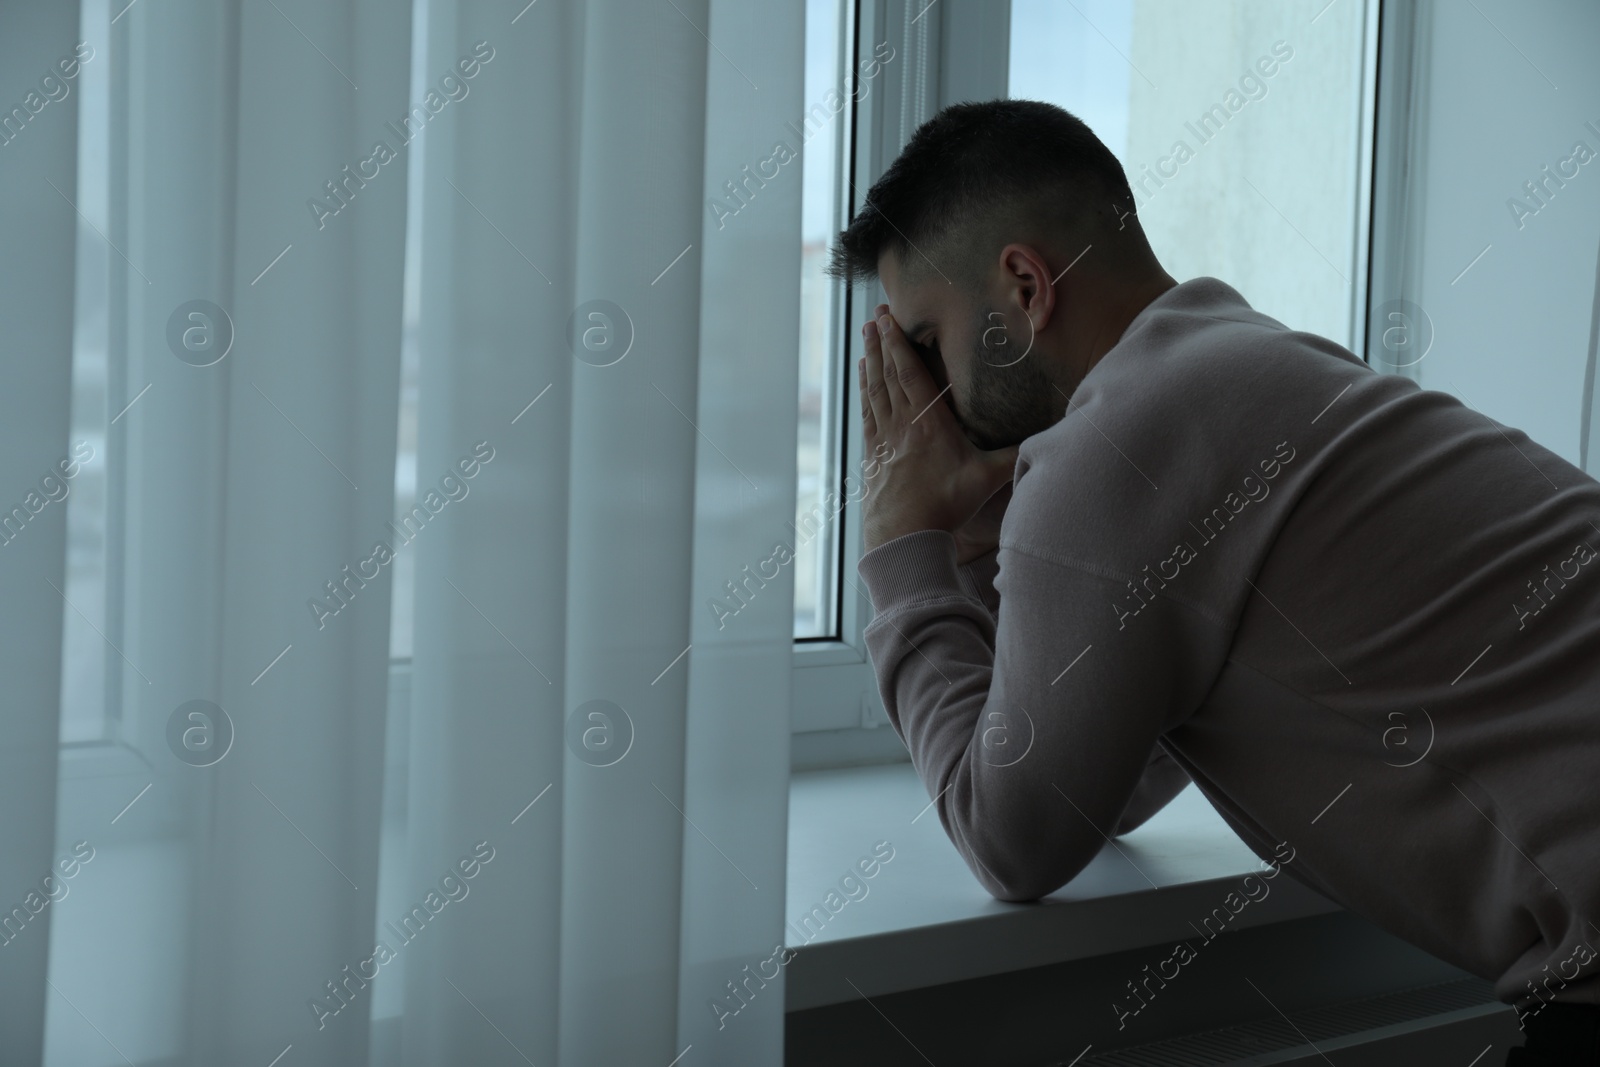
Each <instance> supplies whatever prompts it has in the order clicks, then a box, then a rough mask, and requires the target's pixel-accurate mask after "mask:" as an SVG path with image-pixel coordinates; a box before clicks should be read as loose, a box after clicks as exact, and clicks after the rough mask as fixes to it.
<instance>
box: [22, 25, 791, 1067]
mask: <svg viewBox="0 0 1600 1067" xmlns="http://www.w3.org/2000/svg"><path fill="white" fill-rule="evenodd" d="M26 8H27V9H26V10H24V5H20V4H14V5H13V4H8V5H4V6H0V70H3V71H6V72H8V74H14V75H17V77H18V78H19V79H24V78H26V79H33V80H35V81H37V76H36V75H35V74H34V71H35V68H37V69H38V73H39V74H40V75H42V74H44V73H45V72H46V71H47V70H49V69H50V68H51V66H52V65H53V64H54V63H55V62H56V60H57V59H58V57H60V56H62V55H72V54H73V49H74V45H75V44H76V43H77V42H79V41H80V40H81V41H85V42H86V43H87V45H89V46H90V47H91V48H92V50H93V58H92V59H89V60H87V61H86V62H85V63H84V66H85V68H88V67H89V66H91V65H92V64H100V67H98V68H94V69H95V70H96V72H97V76H98V74H99V72H103V76H104V77H106V78H108V79H109V85H110V92H109V113H108V115H107V116H106V117H105V126H106V128H107V129H108V130H109V140H108V144H109V155H108V159H109V163H108V165H107V166H106V167H105V174H104V175H103V176H102V178H101V179H100V180H102V181H104V182H106V186H105V199H106V202H107V205H108V210H107V214H106V217H105V218H104V219H103V220H102V222H103V223H104V224H103V225H100V226H96V225H94V223H93V222H92V221H91V216H92V214H93V213H92V212H90V213H87V214H86V213H84V212H81V211H80V210H79V208H78V207H77V206H76V201H77V200H78V199H79V198H80V196H87V195H88V194H87V193H84V192H82V191H81V189H80V183H79V178H80V173H79V167H78V165H77V162H76V156H77V154H76V152H75V149H74V145H75V142H76V140H77V137H78V127H79V124H80V122H79V119H80V116H79V114H78V111H77V108H78V107H79V105H80V102H81V101H82V100H83V98H84V94H82V93H78V94H76V95H68V96H66V97H65V98H64V99H62V100H61V101H59V102H56V101H52V102H50V103H49V104H48V106H46V107H44V108H43V109H41V110H40V111H38V112H37V113H32V112H31V110H30V118H29V120H28V121H27V123H26V128H25V129H23V131H22V134H21V135H20V136H18V137H16V138H15V139H14V140H12V141H10V142H8V143H6V144H5V145H4V146H0V193H3V194H4V195H3V198H0V238H3V239H4V246H3V247H4V252H3V264H4V265H3V271H4V275H3V277H4V282H5V284H4V285H3V286H0V323H3V324H4V326H5V329H6V339H5V341H4V342H3V343H4V344H5V345H6V347H7V352H6V355H5V358H4V362H3V364H0V374H3V375H4V383H3V386H0V404H3V405H4V409H3V413H0V472H3V477H4V482H3V484H0V502H3V503H5V505H6V506H9V502H10V500H11V498H12V497H16V498H18V499H19V500H21V499H22V498H23V496H24V494H26V493H28V492H29V490H30V487H31V486H34V485H36V484H37V483H39V480H40V477H41V475H42V474H44V473H46V472H48V471H49V470H50V469H51V467H52V465H53V464H54V463H55V462H56V461H57V460H58V459H59V458H61V457H63V456H66V455H68V454H69V450H70V449H71V447H72V441H71V440H69V439H70V438H72V437H73V436H74V434H73V430H74V427H75V426H81V425H83V424H84V422H85V418H84V412H83V411H82V410H81V406H82V405H81V402H80V410H77V411H74V410H72V402H71V398H72V397H73V396H80V397H81V395H82V391H81V390H79V391H78V392H76V393H75V392H74V390H73V379H72V360H71V352H72V334H73V326H74V307H75V303H76V304H81V301H82V298H83V294H82V292H75V285H76V286H79V287H82V286H84V285H87V284H88V283H87V282H85V281H84V272H83V271H81V270H80V271H78V272H77V280H76V282H75V280H74V257H73V249H74V247H78V248H84V247H86V245H85V242H99V241H103V242H105V245H106V246H107V247H109V248H111V249H112V250H113V253H114V254H110V255H109V262H110V270H109V277H108V279H107V285H108V296H107V299H106V323H105V327H106V337H107V344H106V352H105V359H104V366H105V386H104V408H105V410H104V412H103V417H100V414H99V413H98V412H96V413H95V418H98V419H99V425H98V430H97V431H96V433H97V435H98V436H97V437H96V440H98V441H100V447H99V448H98V449H96V450H95V456H94V458H93V459H92V460H89V461H87V462H88V464H102V465H103V467H102V468H101V469H100V471H99V472H98V476H100V477H102V478H103V483H104V486H105V506H104V515H105V518H104V538H105V543H104V557H105V561H106V562H105V574H106V577H105V581H104V586H105V588H104V589H103V590H102V591H101V593H102V597H103V605H102V606H101V607H100V608H99V609H97V608H96V607H95V606H94V605H90V606H88V607H87V608H86V609H85V608H84V606H83V605H79V604H76V603H74V602H73V597H72V589H71V588H69V584H68V582H67V580H66V578H65V577H64V567H63V560H64V558H65V556H66V552H67V549H68V545H67V524H66V522H65V521H64V512H65V510H66V509H65V508H64V507H61V506H54V505H53V506H54V510H53V511H52V510H50V508H45V509H44V510H42V511H41V512H40V513H39V514H38V515H37V517H36V518H34V519H33V520H32V521H29V522H28V523H27V524H26V528H24V529H22V531H21V534H20V535H19V536H17V537H16V538H15V540H14V541H11V542H8V543H6V544H5V545H4V546H3V547H0V592H3V594H4V602H5V603H6V604H7V605H8V608H9V610H8V612H7V616H6V617H5V620H4V622H3V623H0V635H3V638H4V639H3V640H0V656H3V657H4V664H5V670H6V678H7V685H6V690H5V694H4V696H3V697H0V700H3V704H0V715H3V717H4V718H3V722H4V729H5V735H4V740H5V743H4V745H3V746H0V751H3V752H4V767H3V768H0V771H3V773H0V791H3V793H4V799H5V802H6V804H7V811H8V812H9V813H10V815H11V817H10V818H8V819H6V820H3V821H0V908H4V909H6V911H8V912H9V911H11V909H12V905H13V904H17V905H19V906H20V907H21V909H22V910H21V913H20V914H22V915H23V918H22V919H18V920H16V922H15V923H14V924H13V925H14V926H15V927H16V930H17V931H18V932H16V933H15V935H14V936H13V937H10V938H9V939H6V940H5V941H4V944H3V945H0V1061H3V1062H4V1063H6V1064H12V1063H17V1064H32V1063H48V1064H52V1065H61V1067H67V1065H71V1067H79V1065H92V1064H102V1063H103V1064H118V1063H136V1064H141V1065H143V1064H163V1065H165V1064H172V1065H176V1064H185V1065H187V1064H193V1065H197V1067H198V1065H202V1064H204V1065H211V1064H219V1063H257V1064H261V1065H267V1064H282V1067H294V1065H303V1064H326V1065H341V1067H348V1065H351V1064H373V1065H377V1064H390V1063H403V1064H408V1065H409V1064H419V1065H420V1064H427V1065H443V1064H464V1063H471V1064H474V1065H478V1064H521V1063H534V1064H539V1065H541V1067H542V1065H544V1064H551V1063H560V1064H569V1063H570V1064H621V1063H652V1064H660V1065H666V1064H668V1063H671V1062H674V1061H676V1062H679V1063H682V1064H684V1065H685V1067H689V1065H691V1064H703V1063H734V1064H778V1063H780V1062H781V1056H782V1020H783V980H782V974H781V972H780V973H779V974H777V975H776V976H774V977H771V978H768V979H766V980H764V981H763V982H760V983H752V982H749V981H748V980H747V979H748V976H749V974H750V973H751V972H750V971H747V970H745V968H746V966H747V965H749V967H750V968H751V970H752V971H753V970H755V969H756V967H757V965H758V964H760V963H761V961H765V960H767V959H768V958H769V957H771V956H772V955H773V948H774V946H775V945H776V944H778V943H779V942H781V940H782V928H783V910H784V908H783V905H784V901H783V885H784V877H783V871H784V856H785V847H786V842H785V834H786V816H787V771H788V760H789V751H788V744H789V692H790V683H789V670H790V667H791V660H792V650H791V640H792V627H793V620H792V599H791V594H790V592H789V590H788V589H786V588H783V587H780V585H779V584H778V583H771V584H769V585H768V586H767V587H766V589H764V590H763V593H762V596H761V597H760V598H757V599H756V600H755V601H753V602H752V604H751V605H750V607H749V608H748V609H747V610H746V611H742V612H741V613H740V618H739V620H738V622H739V625H738V626H737V627H733V626H730V627H727V628H726V629H720V630H719V629H718V626H717V624H716V619H715V615H714V613H712V612H711V611H710V610H709V609H708V608H707V607H706V602H707V600H708V599H709V598H710V597H712V596H715V595H717V594H718V592H719V591H720V590H721V589H722V587H723V584H724V582H725V581H726V580H728V579H729V578H730V577H733V576H735V575H737V574H738V572H739V570H740V568H741V567H742V566H743V565H744V564H745V563H746V562H747V561H748V560H750V559H754V558H760V557H761V556H763V555H765V554H766V553H767V552H768V551H770V545H771V543H772V542H774V541H776V540H778V539H780V538H781V535H782V533H783V531H784V530H785V529H786V526H785V521H786V520H787V519H789V518H790V517H792V515H793V508H794V499H795V495H794V490H795V486H794V478H795V452H794V447H795V421H794V420H795V417H796V407H797V405H796V388H797V385H796V383H797V371H796V367H795V362H794V358H795V351H796V340H795V339H796V335H797V331H798V296H799V265H800V255H799V251H800V250H799V231H800V226H799V221H800V219H799V216H800V177H799V168H798V167H797V166H791V167H789V168H787V170H788V173H781V174H780V175H779V176H778V177H777V178H776V179H774V180H770V181H767V182H765V183H764V184H762V185H761V186H759V188H758V187H756V186H754V185H748V186H746V188H747V190H754V192H753V193H747V195H750V196H752V200H751V203H750V205H749V207H748V208H747V209H746V210H743V211H741V212H740V214H739V216H738V217H737V219H736V220H732V221H730V222H727V223H726V224H724V223H722V222H719V220H718V219H717V217H716V213H715V212H713V211H712V210H710V208H709V204H708V201H709V200H710V199H712V198H713V197H719V198H721V197H725V196H726V190H725V188H724V182H726V181H729V180H734V181H738V180H740V179H741V178H742V177H743V173H742V168H744V167H745V166H746V164H751V163H753V162H754V161H757V160H763V159H767V158H768V157H770V156H771V155H772V146H773V143H774V142H776V141H779V140H788V138H787V136H786V126H785V124H786V122H787V121H788V120H790V119H791V118H793V117H794V116H796V115H798V113H799V111H800V97H801V74H802V70H801V62H802V58H803V57H802V56H801V54H800V51H799V49H800V42H801V41H802V40H803V32H802V31H803V25H802V23H803V10H802V9H801V7H800V6H799V5H793V4H782V3H777V2H772V3H761V4H751V3H748V2H744V0H659V2H657V0H588V2H586V3H585V2H580V0H536V2H535V3H532V4H527V5H526V6H524V4H523V2H521V0H517V2H504V3H502V2H500V0H496V2H494V3H489V2H483V3H477V2H469V0H416V2H415V4H414V5H405V4H401V3H398V2H396V0H226V2H216V0H136V2H135V4H133V5H129V4H127V2H126V0H109V3H106V2H104V0H88V2H87V3H86V4H85V5H84V7H83V11H84V13H85V16H84V19H83V24H82V26H80V25H79V18H78V12H77V10H76V5H75V4H67V3H64V4H59V5H58V4H49V5H42V4H41V5H26ZM17 84H19V85H20V84H22V83H21V82H20V81H19V82H17ZM12 85H13V81H11V80H8V81H5V82H3V83H0V92H5V93H13V94H14V95H16V96H17V97H18V102H19V103H22V97H23V94H24V93H25V92H26V91H27V90H26V87H23V88H19V89H16V90H15V92H13V88H12ZM9 107H10V101H9V98H7V99H6V100H4V101H0V108H9ZM380 143H382V144H383V145H384V146H385V147H384V148H382V149H380V148H379V147H378V146H379V144H380ZM45 179H49V181H50V182H51V183H53V184H54V185H56V186H57V187H58V189H57V190H56V191H52V189H51V187H50V184H47V183H46V180H45ZM84 180H85V182H88V183H89V185H92V184H93V182H92V180H91V179H89V178H85V179H84ZM85 188H87V186H85ZM408 198H409V199H410V205H409V210H408ZM408 256H409V262H410V264H411V269H410V270H409V272H408V270H407V267H406V264H407V262H408ZM408 285H409V286H411V287H412V300H411V303H410V307H411V308H412V309H413V310H414V314H415V318H414V326H415V334H414V338H415V354H416V360H417V363H416V370H417V378H416V381H417V392H416V407H415V410H416V413H417V414H416V425H415V428H414V431H415V441H416V449H415V455H416V465H415V495H416V500H417V510H415V511H411V512H406V513H405V514H403V515H399V516H397V515H396V506H395V501H396V483H397V479H396V454H397V440H408V439H409V435H410V433H411V432H412V428H411V427H409V426H402V425H399V424H398V423H397V413H398V412H399V411H400V409H401V405H400V399H401V396H400V394H401V383H402V347H403V346H402V335H403V328H402V324H403V320H404V318H405V314H406V309H407V307H408V303H407V299H406V287H407V286H408ZM225 343H226V351H225V352H223V351H222V348H223V347H224V345H225ZM80 347H81V346H80ZM81 363H82V360H80V364H81ZM80 373H81V366H80ZM89 421H94V420H93V419H90V420H89ZM406 477H409V475H408V474H407V473H405V472H403V478H406ZM380 543H382V544H383V546H384V548H383V549H382V550H380V549H379V547H378V546H379V544H380ZM406 556H410V559H406V558H405V557H406ZM402 567H404V568H407V569H408V573H414V576H415V581H414V597H413V603H412V604H410V605H408V604H406V603H405V602H404V601H403V600H402V601H399V602H394V600H393V594H394V593H395V591H396V588H395V585H394V581H393V579H394V576H395V574H396V573H397V572H398V571H399V570H400V569H401V568H402ZM98 603H99V601H98V600H97V601H96V604H98ZM407 611H409V612H410V615H411V617H412V618H413V620H414V622H413V639H412V658H411V660H410V662H409V664H406V663H399V664H394V665H392V664H391V662H390V631H391V622H392V618H391V617H392V615H393V613H395V612H402V613H404V612H407ZM76 616H81V617H82V618H84V619H87V620H92V621H93V622H94V623H95V627H94V632H95V633H97V634H98V635H99V637H100V639H102V640H103V642H104V646H103V647H102V648H100V652H101V653H103V655H104V663H105V668H104V669H105V676H106V685H105V686H104V690H105V694H106V696H105V701H104V704H105V707H104V709H103V710H104V712H105V722H106V724H107V725H106V728H105V735H104V737H103V738H102V739H100V740H99V741H98V742H96V743H94V744H89V743H83V744H76V745H73V746H70V747H68V748H62V747H61V746H60V745H59V738H60V736H61V724H60V717H59V707H60V695H59V691H60V689H61V687H62V679H63V672H64V666H63V655H64V644H63V640H62V633H63V620H64V619H66V620H68V623H69V624H70V620H71V619H72V618H73V617H76ZM97 647H99V646H97ZM74 669H76V668H75V667H74V666H73V664H72V663H70V662H69V663H67V664H66V666H65V671H66V672H67V676H68V677H69V679H70V675H71V672H72V671H73V670H74ZM197 701H198V702H204V703H199V704H196V703H192V702H197ZM218 709H220V710H218ZM386 753H387V758H386ZM79 842H82V843H83V845H82V847H81V849H80V852H79V853H78V854H77V855H78V856H79V857H80V858H79V859H78V861H77V862H76V863H73V861H72V857H73V856H74V855H75V854H74V852H73V851H72V850H73V848H74V846H75V845H77V844H78V843H79ZM86 853H92V858H89V859H87V860H84V859H82V858H81V856H82V855H83V854H86ZM69 869H70V870H71V871H72V873H71V874H70V875H68V874H67V873H66V872H67V871H68V870H69ZM47 875H48V876H50V879H51V881H50V882H48V883H46V882H43V881H42V879H43V878H44V877H45V876H47ZM41 887H43V888H45V889H46V891H47V892H46V894H45V896H46V897H48V896H50V893H49V892H48V890H49V889H50V888H51V887H54V888H55V889H56V890H57V891H58V892H59V891H61V890H66V892H64V893H63V894H62V895H61V896H60V898H59V899H52V900H49V901H48V903H46V904H45V905H44V906H42V907H40V908H39V910H38V911H37V912H34V911H33V909H32V908H31V907H30V905H29V901H30V900H32V901H34V902H37V901H38V899H39V897H38V895H37V894H35V895H34V896H32V897H30V893H31V892H32V891H33V890H36V889H40V888H41ZM0 918H3V915H0ZM8 932H9V928H8ZM732 983H739V985H738V988H739V990H740V994H741V1001H730V1000H729V998H730V995H731V992H730V991H731V989H732V988H733V986H732ZM719 998H720V1000H721V1001H722V1002H724V1003H738V1002H747V1006H745V1007H744V1008H743V1009H742V1010H740V1011H739V1013H738V1014H737V1015H736V1016H733V1017H729V1016H728V1015H727V1014H726V1013H721V1014H720V1015H719V1012H718V1010H717V1009H716V1006H715V1005H716V1002H717V1001H718V1000H719ZM275 1057H280V1058H279V1059H276V1060H275V1059H274V1058H275ZM679 1057H681V1059H678V1058H679Z"/></svg>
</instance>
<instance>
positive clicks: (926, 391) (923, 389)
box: [879, 316, 939, 419]
mask: <svg viewBox="0 0 1600 1067" xmlns="http://www.w3.org/2000/svg"><path fill="white" fill-rule="evenodd" d="M879 321H880V322H881V321H882V320H881V319H880V320H879ZM883 344H884V347H885V348H886V349H887V350H888V351H889V352H891V353H892V354H893V356H894V362H893V364H892V366H893V367H894V371H895V383H896V387H897V388H898V391H899V394H900V396H904V397H905V399H906V405H907V407H909V408H910V409H911V410H910V413H909V415H908V417H909V418H911V419H915V418H916V417H917V416H918V415H920V414H922V413H923V412H924V411H926V410H927V409H928V405H929V404H932V403H933V402H934V401H935V400H936V399H938V397H939V388H938V387H937V386H936V385H934V384H933V377H932V376H931V375H930V374H929V373H928V368H927V367H925V366H923V363H922V357H921V356H919V355H918V354H917V352H916V350H915V349H913V348H912V347H911V341H910V340H909V339H908V338H907V337H906V335H905V334H904V333H903V332H902V331H901V329H900V324H899V323H898V322H896V321H895V320H894V318H893V317H892V316H890V317H889V328H888V330H887V332H886V333H885V334H884V337H883ZM895 399H897V400H898V399H899V397H898V396H897V397H896V398H895Z"/></svg>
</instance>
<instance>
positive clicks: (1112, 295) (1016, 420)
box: [827, 100, 1176, 449]
mask: <svg viewBox="0 0 1600 1067" xmlns="http://www.w3.org/2000/svg"><path fill="white" fill-rule="evenodd" d="M1133 206H1134V205H1133V193H1132V191H1131V190H1130V189H1129V188H1128V181H1127V178H1126V176H1125V175H1124V174H1123V171H1122V165H1121V164H1120V163H1118V162H1117V159H1116V157H1115V156H1113V155H1112V154H1111V152H1110V150H1109V149H1107V148H1106V146H1105V145H1104V144H1102V143H1101V141H1100V139H1099V138H1097V137H1096V136H1095V135H1094V133H1093V132H1092V131H1091V130H1090V129H1089V127H1088V126H1085V125H1084V124H1083V123H1082V122H1081V121H1079V120H1078V119H1077V118H1076V117H1074V116H1073V115H1071V114H1070V113H1068V112H1066V111H1064V110H1062V109H1061V108H1059V107H1056V106H1055V105H1053V104H1047V103H1042V102H1040V101H1035V100H990V101H984V102H981V103H964V104H954V105H952V106H950V107H947V108H945V109H943V110H942V111H940V112H939V113H938V114H937V115H935V116H934V117H933V118H931V119H929V120H928V121H927V122H925V123H924V124H923V125H922V126H921V127H919V128H918V129H917V131H916V133H915V134H913V136H912V138H911V140H910V142H909V143H908V144H907V145H906V147H905V149H904V150H903V151H902V152H901V153H900V155H899V157H898V158H897V159H896V160H895V161H894V163H893V164H891V165H890V166H889V168H888V169H887V170H886V171H885V172H884V173H883V176H882V177H880V178H879V179H878V181H877V182H876V183H875V184H874V185H873V186H872V189H871V191H870V192H868V194H867V197H866V201H865V203H864V204H863V205H862V207H861V209H860V211H858V212H857V213H856V215H855V217H854V218H853V219H852V220H851V222H850V226H849V228H848V229H846V230H845V231H844V232H843V233H842V234H840V235H839V239H838V241H837V243H836V244H835V245H834V248H833V253H832V262H831V263H830V264H829V266H828V268H827V273H828V274H829V275H830V276H832V277H835V278H843V279H846V280H848V281H852V282H853V281H857V280H860V279H863V278H871V277H877V278H878V279H880V280H881V281H882V283H883V288H884V292H885V293H886V294H887V295H888V297H889V308H890V312H891V313H892V314H893V315H894V317H895V320H896V321H897V322H899V323H900V325H901V327H902V328H903V329H904V331H905V333H906V335H907V337H908V338H909V339H910V340H911V341H912V342H913V343H914V344H916V345H917V346H918V349H919V351H920V352H921V354H922V356H923V360H924V362H925V363H926V364H927V365H928V369H929V372H930V373H931V374H932V375H933V378H934V380H935V382H936V383H937V384H938V385H939V387H940V388H943V387H945V386H946V385H948V386H949V387H950V390H949V392H948V393H946V394H945V396H946V398H947V399H948V401H949V402H950V405H951V407H952V409H953V410H954V412H955V415H956V418H957V419H958V420H959V421H960V422H961V424H962V426H963V427H964V428H965V429H966V432H967V436H968V437H969V438H970V439H971V440H972V442H973V443H974V444H976V445H978V446H979V447H980V448H985V449H995V448H1003V447H1006V446H1008V445H1014V444H1018V443H1020V442H1021V441H1022V440H1024V439H1025V438H1027V437H1030V436H1032V435H1033V434H1036V433H1039V432H1040V431H1042V430H1045V429H1048V428H1049V427H1050V426H1051V425H1053V424H1054V423H1055V422H1056V420H1058V419H1059V418H1061V416H1062V415H1063V414H1065V412H1066V407H1067V398H1068V397H1069V396H1071V394H1072V392H1073V390H1075V389H1076V388H1077V385H1078V383H1079V382H1080V381H1082V380H1083V376H1084V375H1085V374H1087V373H1088V371H1089V368H1090V367H1092V366H1093V364H1094V363H1095V361H1097V360H1098V359H1099V357H1100V356H1102V355H1104V354H1105V351H1106V350H1107V349H1109V348H1110V347H1111V346H1112V345H1113V344H1115V343H1116V341H1117V339H1118V338H1119V337H1121V335H1122V331H1123V330H1124V329H1126V327H1127V324H1128V322H1129V321H1130V320H1131V319H1132V318H1133V316H1134V315H1136V314H1137V313H1138V311H1139V310H1140V309H1142V308H1143V307H1144V306H1145V304H1147V303H1149V301H1150V300H1151V299H1153V298H1154V297H1155V296H1156V295H1158V294H1159V293H1160V292H1162V291H1164V290H1165V289H1167V288H1169V287H1171V286H1172V285H1174V284H1176V283H1175V282H1174V281H1173V279H1172V278H1171V277H1169V276H1168V275H1167V274H1166V272H1165V271H1163V270H1162V269H1161V265H1160V264H1159V263H1158V262H1157V261H1156V258H1155V256H1154V254H1153V253H1152V252H1151V251H1150V246H1149V244H1148V242H1146V240H1145V237H1144V233H1143V231H1142V230H1141V229H1140V227H1139V221H1138V218H1137V217H1136V216H1135V215H1134V214H1133Z"/></svg>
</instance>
